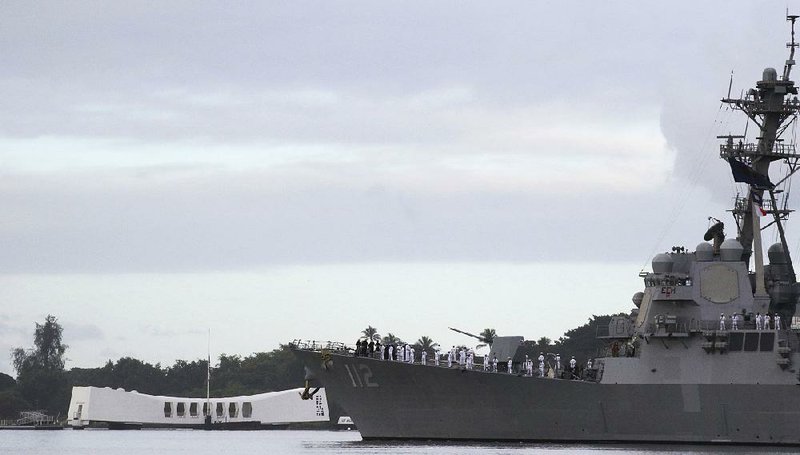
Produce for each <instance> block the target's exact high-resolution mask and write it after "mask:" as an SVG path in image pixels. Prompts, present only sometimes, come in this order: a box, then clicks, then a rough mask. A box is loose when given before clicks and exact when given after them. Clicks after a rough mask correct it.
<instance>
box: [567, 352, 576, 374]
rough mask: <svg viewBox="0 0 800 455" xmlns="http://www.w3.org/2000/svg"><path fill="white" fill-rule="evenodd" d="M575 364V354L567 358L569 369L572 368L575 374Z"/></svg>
mask: <svg viewBox="0 0 800 455" xmlns="http://www.w3.org/2000/svg"><path fill="white" fill-rule="evenodd" d="M577 364H578V361H577V360H575V356H572V358H571V359H569V369H570V370H572V374H575V366H576V365H577Z"/></svg>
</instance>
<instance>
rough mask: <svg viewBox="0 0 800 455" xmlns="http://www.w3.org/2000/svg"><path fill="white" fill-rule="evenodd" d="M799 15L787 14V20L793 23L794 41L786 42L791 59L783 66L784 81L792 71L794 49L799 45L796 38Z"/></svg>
mask: <svg viewBox="0 0 800 455" xmlns="http://www.w3.org/2000/svg"><path fill="white" fill-rule="evenodd" d="M787 13H788V11H787ZM798 17H800V16H797V15H794V14H791V15H790V14H787V15H786V20H787V21H789V22H791V23H792V42H791V43H786V47H788V48H789V49H790V50H789V60H786V65H785V66H784V67H783V80H784V81H788V80H789V73H791V72H792V66H793V65H794V50H795V49H796V48H797V46H798V44H797V42H796V41H795V40H794V23H795V21H797V18H798Z"/></svg>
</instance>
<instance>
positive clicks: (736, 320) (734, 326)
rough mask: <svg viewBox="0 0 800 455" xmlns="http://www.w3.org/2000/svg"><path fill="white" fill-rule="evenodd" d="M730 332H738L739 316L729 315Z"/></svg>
mask: <svg viewBox="0 0 800 455" xmlns="http://www.w3.org/2000/svg"><path fill="white" fill-rule="evenodd" d="M731 330H739V315H738V314H736V313H733V314H731Z"/></svg>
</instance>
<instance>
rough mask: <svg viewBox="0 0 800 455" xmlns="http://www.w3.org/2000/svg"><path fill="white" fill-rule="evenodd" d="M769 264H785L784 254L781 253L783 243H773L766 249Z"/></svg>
mask: <svg viewBox="0 0 800 455" xmlns="http://www.w3.org/2000/svg"><path fill="white" fill-rule="evenodd" d="M767 256H768V257H769V263H770V264H786V255H785V254H784V253H783V244H782V243H775V244H773V245H772V246H770V247H769V249H768V250H767Z"/></svg>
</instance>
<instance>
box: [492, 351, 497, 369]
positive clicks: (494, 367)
mask: <svg viewBox="0 0 800 455" xmlns="http://www.w3.org/2000/svg"><path fill="white" fill-rule="evenodd" d="M492 371H494V372H495V373H497V354H495V355H494V357H492Z"/></svg>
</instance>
